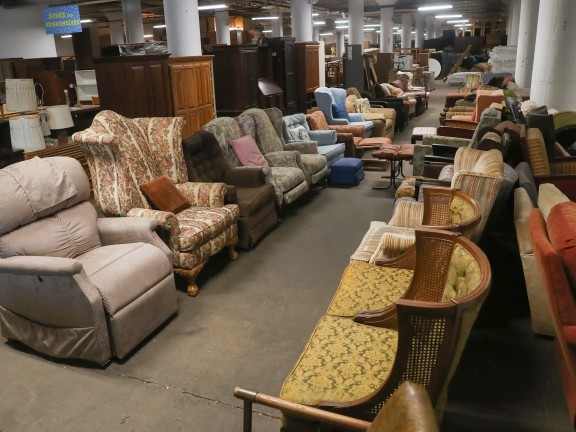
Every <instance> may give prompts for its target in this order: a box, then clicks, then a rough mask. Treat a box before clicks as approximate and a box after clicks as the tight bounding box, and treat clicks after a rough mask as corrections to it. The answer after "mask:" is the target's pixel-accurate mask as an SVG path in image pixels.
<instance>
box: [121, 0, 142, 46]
mask: <svg viewBox="0 0 576 432" xmlns="http://www.w3.org/2000/svg"><path fill="white" fill-rule="evenodd" d="M122 14H123V15H124V30H125V31H126V42H128V43H140V42H144V24H143V23H142V9H141V7H140V0H122Z"/></svg>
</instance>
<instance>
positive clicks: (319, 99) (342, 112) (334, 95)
mask: <svg viewBox="0 0 576 432" xmlns="http://www.w3.org/2000/svg"><path fill="white" fill-rule="evenodd" d="M314 97H315V98H316V104H317V105H318V108H319V109H320V110H321V111H322V112H323V113H324V117H326V121H327V122H328V124H330V125H347V124H350V125H361V126H364V136H365V137H366V138H368V137H370V136H372V129H374V122H371V121H364V120H363V119H362V115H361V114H358V113H349V112H348V111H346V90H344V89H342V88H336V87H330V88H328V87H318V88H317V89H316V90H315V91H314Z"/></svg>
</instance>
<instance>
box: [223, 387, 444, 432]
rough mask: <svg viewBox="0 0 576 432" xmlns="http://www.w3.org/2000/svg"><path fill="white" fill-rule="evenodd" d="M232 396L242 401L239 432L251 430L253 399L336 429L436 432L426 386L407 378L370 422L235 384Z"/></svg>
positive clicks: (381, 431)
mask: <svg viewBox="0 0 576 432" xmlns="http://www.w3.org/2000/svg"><path fill="white" fill-rule="evenodd" d="M234 396H235V397H237V398H238V399H241V400H243V401H244V428H243V432H251V431H252V404H253V403H258V404H261V405H265V406H269V407H272V408H275V409H278V410H281V411H282V412H285V413H292V414H295V415H298V416H300V417H304V418H306V419H309V420H311V421H314V422H318V423H320V424H322V425H325V426H327V427H329V428H336V429H337V430H340V429H345V430H348V431H357V432H437V431H438V430H439V429H438V422H437V420H436V416H435V414H434V408H433V407H432V404H431V402H430V397H429V396H428V393H427V392H426V389H425V388H424V387H422V386H420V385H418V384H414V383H413V382H411V381H404V382H403V383H402V384H401V385H400V387H398V389H397V390H396V391H395V392H394V393H393V394H392V396H391V397H390V399H388V400H387V401H386V404H384V406H383V407H382V409H380V411H378V414H377V415H376V417H375V418H374V421H372V422H367V421H365V420H359V419H356V418H353V417H348V416H343V415H341V414H336V413H332V412H328V411H324V410H321V409H318V408H312V407H309V406H306V405H302V404H296V403H292V402H288V401H285V400H282V399H279V398H276V397H273V396H269V395H265V394H262V393H257V392H253V391H250V390H245V389H242V388H239V387H236V389H235V390H234Z"/></svg>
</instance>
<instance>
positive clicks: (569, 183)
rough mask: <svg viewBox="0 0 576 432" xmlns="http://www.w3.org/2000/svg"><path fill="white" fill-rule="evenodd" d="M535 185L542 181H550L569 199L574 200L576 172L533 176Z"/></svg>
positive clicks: (575, 198) (575, 194)
mask: <svg viewBox="0 0 576 432" xmlns="http://www.w3.org/2000/svg"><path fill="white" fill-rule="evenodd" d="M534 180H535V182H536V185H537V186H540V185H541V184H543V183H551V184H553V185H554V186H556V187H557V188H558V189H559V190H560V191H561V192H562V193H563V194H564V195H566V196H567V197H568V198H569V199H570V201H576V174H573V175H552V176H539V177H534Z"/></svg>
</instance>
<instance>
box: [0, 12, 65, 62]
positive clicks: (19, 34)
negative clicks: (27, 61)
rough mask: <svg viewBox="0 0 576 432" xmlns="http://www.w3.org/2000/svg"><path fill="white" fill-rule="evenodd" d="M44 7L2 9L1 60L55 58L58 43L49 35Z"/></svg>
mask: <svg viewBox="0 0 576 432" xmlns="http://www.w3.org/2000/svg"><path fill="white" fill-rule="evenodd" d="M43 8H44V7H43V6H34V7H24V8H16V9H4V8H3V7H0V29H1V30H0V58H9V57H24V58H34V57H55V56H56V55H57V53H56V43H55V42H54V36H53V35H47V34H46V30H45V29H44V18H43V17H42V9H43Z"/></svg>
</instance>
